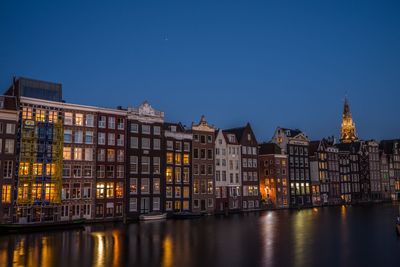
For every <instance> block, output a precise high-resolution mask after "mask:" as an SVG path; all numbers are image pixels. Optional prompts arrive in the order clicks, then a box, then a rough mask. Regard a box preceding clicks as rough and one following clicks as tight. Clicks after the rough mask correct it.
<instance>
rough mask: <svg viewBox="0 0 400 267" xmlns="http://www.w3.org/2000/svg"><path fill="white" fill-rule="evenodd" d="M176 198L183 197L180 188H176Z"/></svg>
mask: <svg viewBox="0 0 400 267" xmlns="http://www.w3.org/2000/svg"><path fill="white" fill-rule="evenodd" d="M175 197H177V198H180V197H181V188H180V187H179V186H175Z"/></svg>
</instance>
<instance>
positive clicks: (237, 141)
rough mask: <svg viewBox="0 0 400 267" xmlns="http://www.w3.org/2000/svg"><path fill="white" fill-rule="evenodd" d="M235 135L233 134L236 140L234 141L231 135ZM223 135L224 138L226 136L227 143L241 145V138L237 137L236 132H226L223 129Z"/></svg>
mask: <svg viewBox="0 0 400 267" xmlns="http://www.w3.org/2000/svg"><path fill="white" fill-rule="evenodd" d="M231 134H232V135H233V136H235V142H232V141H231V140H230V138H229V135H231ZM222 135H223V136H224V138H225V142H226V143H227V144H230V145H239V140H238V139H237V136H236V135H235V134H234V133H231V132H226V131H224V130H223V131H222Z"/></svg>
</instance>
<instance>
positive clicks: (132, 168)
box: [129, 156, 138, 174]
mask: <svg viewBox="0 0 400 267" xmlns="http://www.w3.org/2000/svg"><path fill="white" fill-rule="evenodd" d="M137 172H138V157H137V156H130V157H129V173H131V174H136V173H137Z"/></svg>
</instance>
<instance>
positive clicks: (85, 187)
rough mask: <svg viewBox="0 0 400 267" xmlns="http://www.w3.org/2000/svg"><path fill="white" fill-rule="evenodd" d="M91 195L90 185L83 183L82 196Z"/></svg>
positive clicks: (87, 196) (85, 197)
mask: <svg viewBox="0 0 400 267" xmlns="http://www.w3.org/2000/svg"><path fill="white" fill-rule="evenodd" d="M91 195H92V185H91V184H90V183H84V184H83V198H84V199H88V198H90V197H91Z"/></svg>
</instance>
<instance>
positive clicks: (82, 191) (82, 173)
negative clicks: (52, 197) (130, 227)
mask: <svg viewBox="0 0 400 267" xmlns="http://www.w3.org/2000/svg"><path fill="white" fill-rule="evenodd" d="M63 117H64V146H63V167H62V181H63V183H62V191H61V201H62V205H61V211H60V216H61V220H63V221H65V220H76V219H81V218H85V219H93V218H94V210H95V202H94V200H95V195H94V192H95V185H96V183H95V172H96V157H95V153H96V144H97V130H96V129H97V127H96V122H97V112H96V109H95V108H93V107H87V106H79V105H72V104H63Z"/></svg>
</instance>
